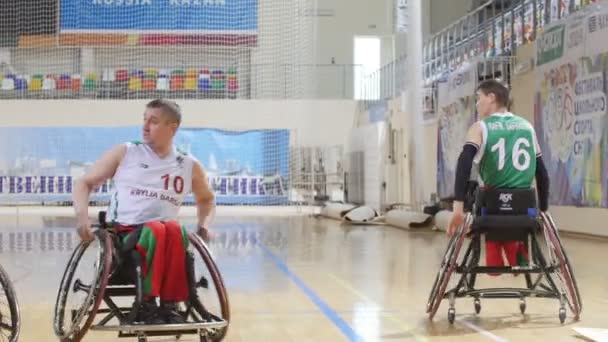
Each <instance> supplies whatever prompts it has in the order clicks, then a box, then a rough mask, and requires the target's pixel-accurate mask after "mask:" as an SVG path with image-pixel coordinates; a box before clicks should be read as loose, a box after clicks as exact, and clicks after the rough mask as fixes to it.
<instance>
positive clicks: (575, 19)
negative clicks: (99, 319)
mask: <svg viewBox="0 0 608 342" xmlns="http://www.w3.org/2000/svg"><path fill="white" fill-rule="evenodd" d="M589 9H590V11H583V12H582V13H580V14H574V15H572V16H570V17H569V18H568V20H567V21H566V22H559V23H557V24H554V25H551V26H550V27H547V28H546V29H545V30H544V32H543V34H542V35H541V36H540V37H539V39H538V40H537V68H536V80H537V81H536V82H537V84H536V89H537V92H536V94H535V122H536V127H537V135H538V139H539V143H540V146H541V149H542V151H543V156H544V157H543V159H544V160H545V164H546V165H547V169H548V171H549V176H550V178H551V191H550V203H551V204H555V205H573V206H583V207H608V196H607V195H606V192H607V190H608V186H607V175H606V172H605V170H606V169H607V167H608V157H607V153H608V132H607V130H608V125H607V122H606V110H607V108H606V72H607V71H608V68H607V65H608V42H606V40H605V39H603V37H606V35H607V34H608V10H607V9H601V8H599V7H596V6H591V7H590V8H589ZM602 170H604V171H603V172H602Z"/></svg>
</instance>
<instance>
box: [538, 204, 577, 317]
mask: <svg viewBox="0 0 608 342" xmlns="http://www.w3.org/2000/svg"><path fill="white" fill-rule="evenodd" d="M541 217H542V221H543V231H544V234H545V239H546V242H547V244H548V246H547V247H548V249H549V253H550V256H551V259H552V260H551V263H552V264H554V263H558V264H559V265H558V266H559V268H558V269H556V271H557V272H559V273H560V274H558V278H559V280H560V283H561V285H562V287H563V288H562V291H564V293H565V297H566V301H567V303H568V306H569V307H570V310H571V311H572V313H573V315H574V319H575V320H578V319H579V318H580V313H581V309H582V305H581V301H580V293H579V290H578V285H577V284H576V280H575V279H574V272H573V270H572V266H571V264H570V261H569V260H568V257H567V255H566V251H565V250H564V248H563V245H562V243H561V241H560V239H559V235H558V233H557V228H556V226H555V223H554V222H553V219H552V218H551V216H550V215H548V214H546V213H541Z"/></svg>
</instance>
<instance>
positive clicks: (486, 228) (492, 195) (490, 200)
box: [472, 188, 540, 241]
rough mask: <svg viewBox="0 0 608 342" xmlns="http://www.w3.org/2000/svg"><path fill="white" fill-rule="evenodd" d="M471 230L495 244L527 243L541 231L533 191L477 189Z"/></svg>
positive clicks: (531, 189) (534, 192) (532, 189)
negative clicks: (535, 233)
mask: <svg viewBox="0 0 608 342" xmlns="http://www.w3.org/2000/svg"><path fill="white" fill-rule="evenodd" d="M475 214H476V217H475V219H474V220H473V224H472V231H474V232H476V233H478V234H485V235H486V237H487V238H488V239H490V240H494V241H515V240H526V238H527V236H528V235H529V234H531V233H534V232H535V231H536V230H537V229H539V228H540V225H539V221H538V210H537V206H536V189H534V188H528V189H500V188H499V189H496V188H484V189H481V188H480V189H478V191H477V195H476V200H475Z"/></svg>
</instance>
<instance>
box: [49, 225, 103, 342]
mask: <svg viewBox="0 0 608 342" xmlns="http://www.w3.org/2000/svg"><path fill="white" fill-rule="evenodd" d="M94 236H95V238H94V241H97V242H98V243H99V250H98V251H97V253H96V254H97V260H96V265H97V266H96V270H95V273H94V278H93V281H92V284H91V285H90V286H91V288H90V289H89V290H88V292H87V296H86V299H85V301H84V303H82V305H81V306H80V308H79V311H78V313H77V314H76V317H71V319H70V323H69V324H70V326H69V329H65V327H64V321H65V315H66V302H67V297H68V293H69V292H75V289H74V286H75V284H72V280H73V278H74V276H75V272H76V269H77V268H78V264H79V262H80V260H81V258H82V256H83V255H84V252H85V251H86V250H87V249H88V248H89V247H90V246H91V244H93V241H91V242H87V243H83V242H81V243H80V244H78V246H77V247H76V248H75V249H74V252H73V253H72V255H71V257H70V260H69V262H68V265H67V267H66V270H65V272H64V274H63V277H62V279H61V284H60V286H59V290H58V292H57V299H56V302H55V312H54V319H53V328H54V330H55V335H56V336H57V337H59V338H60V340H62V341H80V340H81V339H82V338H83V337H84V335H85V334H86V333H87V331H88V330H89V328H90V327H91V325H92V323H93V320H94V319H95V315H96V314H97V310H98V309H99V306H100V305H101V302H102V300H103V297H104V292H105V288H106V286H107V283H108V279H109V274H110V269H111V265H112V243H111V240H110V236H109V234H107V232H105V231H103V230H97V231H96V232H95V235H94ZM76 280H77V281H78V280H79V279H76ZM70 311H71V310H69V311H67V313H68V314H70ZM87 314H88V316H87ZM85 316H87V317H86V320H85V321H84V324H83V325H82V327H80V324H81V322H82V320H83V319H85Z"/></svg>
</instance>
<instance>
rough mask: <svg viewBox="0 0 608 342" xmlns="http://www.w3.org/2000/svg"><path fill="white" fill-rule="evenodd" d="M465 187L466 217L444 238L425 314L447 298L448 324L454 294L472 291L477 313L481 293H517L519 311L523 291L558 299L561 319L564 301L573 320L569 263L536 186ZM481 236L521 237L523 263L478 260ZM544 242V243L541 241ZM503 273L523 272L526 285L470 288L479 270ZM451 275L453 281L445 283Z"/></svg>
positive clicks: (577, 300) (575, 297)
mask: <svg viewBox="0 0 608 342" xmlns="http://www.w3.org/2000/svg"><path fill="white" fill-rule="evenodd" d="M471 189H475V190H471ZM468 193H469V195H468V196H467V201H466V203H465V211H466V217H465V222H464V224H463V225H462V226H460V227H458V230H457V232H456V233H455V234H454V235H453V236H452V237H451V239H450V241H449V243H448V247H447V250H446V252H445V255H444V257H443V260H442V263H441V266H440V269H439V272H438V274H437V277H436V278H435V283H434V284H433V288H432V290H431V293H430V296H429V299H428V303H427V308H426V309H427V313H428V314H429V318H430V319H431V320H432V319H433V317H434V316H435V314H436V313H437V310H438V309H439V306H440V304H441V302H442V301H443V299H446V298H447V299H448V300H449V305H450V306H449V309H448V321H449V322H450V324H452V323H454V319H455V316H456V310H455V300H456V298H464V297H472V298H473V299H474V306H475V312H476V313H477V314H479V312H480V311H481V301H480V299H481V298H514V299H519V300H520V307H519V308H520V311H521V313H522V314H523V313H524V312H525V310H526V298H527V297H543V298H553V299H557V300H559V303H560V306H559V314H558V317H559V320H560V322H561V323H564V321H565V319H566V305H567V306H568V307H569V308H570V310H571V313H572V315H573V316H574V318H575V319H576V320H578V319H579V315H580V313H581V310H582V303H581V297H580V294H579V291H578V286H577V284H576V280H575V278H574V273H573V270H572V266H571V265H570V262H569V260H568V257H567V255H566V251H565V250H564V248H563V246H562V243H561V240H560V238H559V234H558V230H557V227H556V226H555V223H554V221H553V219H552V218H551V215H549V214H548V213H545V212H540V214H539V211H538V210H537V207H536V191H535V189H522V190H519V189H517V190H516V189H484V190H481V189H478V188H477V187H476V183H469V192H468ZM471 196H473V197H471ZM473 213H474V214H473ZM467 237H469V238H470V239H471V240H470V242H469V245H468V248H467V249H466V251H465V253H464V257H462V258H459V256H460V252H461V249H462V246H463V244H464V241H465V238H467ZM482 237H485V238H486V239H487V240H492V241H521V242H523V243H524V245H525V247H526V249H527V251H528V253H527V254H528V255H529V258H528V259H529V260H528V262H527V265H523V266H520V265H511V266H506V267H487V266H479V261H480V254H481V246H482V244H481V240H482ZM539 241H541V242H543V241H544V243H539ZM543 244H544V245H545V246H546V248H542V247H541V245H543ZM505 273H511V274H523V275H524V279H525V283H526V286H525V288H486V289H477V288H475V280H476V278H477V275H478V274H505ZM452 276H454V278H455V279H454V282H453V283H452V286H451V287H448V284H449V283H450V280H451V278H452ZM533 278H534V279H533Z"/></svg>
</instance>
